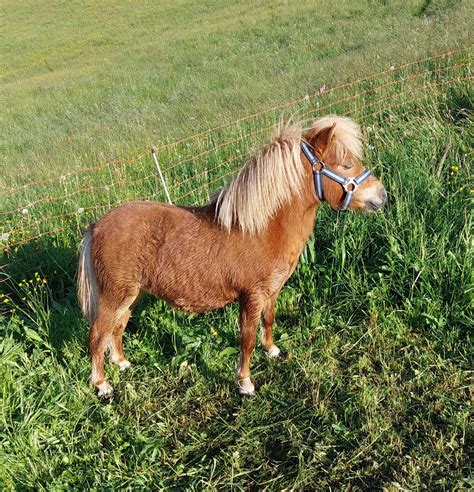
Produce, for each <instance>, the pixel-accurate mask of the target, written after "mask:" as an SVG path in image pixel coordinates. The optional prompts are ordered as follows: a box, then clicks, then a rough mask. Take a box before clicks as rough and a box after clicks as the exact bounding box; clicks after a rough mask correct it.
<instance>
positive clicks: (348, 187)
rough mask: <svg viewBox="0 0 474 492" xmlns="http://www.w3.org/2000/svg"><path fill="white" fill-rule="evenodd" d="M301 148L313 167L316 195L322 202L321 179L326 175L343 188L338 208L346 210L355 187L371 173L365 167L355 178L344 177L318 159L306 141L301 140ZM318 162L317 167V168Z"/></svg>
mask: <svg viewBox="0 0 474 492" xmlns="http://www.w3.org/2000/svg"><path fill="white" fill-rule="evenodd" d="M301 150H302V151H303V153H304V155H305V156H306V158H307V159H308V161H309V162H310V163H311V167H312V168H313V179H314V189H315V191H316V196H317V197H318V198H319V200H320V201H321V202H322V201H324V193H323V179H322V176H323V175H324V176H327V177H328V178H330V179H332V180H333V181H336V183H339V184H340V185H341V186H342V187H343V188H344V197H343V199H342V204H341V206H340V207H339V209H340V210H347V208H348V207H349V205H350V203H351V201H352V197H353V195H354V193H355V191H356V190H357V188H358V187H359V186H360V185H361V184H362V183H363V182H364V181H365V180H366V179H367V178H368V177H369V176H370V175H371V174H372V173H371V172H370V171H369V170H368V169H365V170H364V171H363V172H362V173H360V174H359V176H356V177H355V178H345V177H344V176H342V175H341V174H338V173H336V172H334V171H331V170H330V169H329V168H328V167H327V166H326V165H325V164H324V162H323V161H322V160H320V159H318V157H317V156H316V154H314V153H313V152H312V151H311V150H310V148H309V146H308V144H307V143H306V142H301ZM318 164H319V166H320V167H319V168H318Z"/></svg>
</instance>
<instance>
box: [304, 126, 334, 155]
mask: <svg viewBox="0 0 474 492" xmlns="http://www.w3.org/2000/svg"><path fill="white" fill-rule="evenodd" d="M335 131H336V122H334V123H333V124H332V126H329V127H327V128H324V130H321V131H320V132H318V133H316V134H313V135H311V134H310V135H308V137H309V138H308V141H309V143H310V144H311V145H312V146H313V148H314V149H315V150H316V152H318V153H319V154H320V155H323V154H324V152H326V149H327V148H328V147H329V144H330V143H331V140H332V138H333V137H334V132H335Z"/></svg>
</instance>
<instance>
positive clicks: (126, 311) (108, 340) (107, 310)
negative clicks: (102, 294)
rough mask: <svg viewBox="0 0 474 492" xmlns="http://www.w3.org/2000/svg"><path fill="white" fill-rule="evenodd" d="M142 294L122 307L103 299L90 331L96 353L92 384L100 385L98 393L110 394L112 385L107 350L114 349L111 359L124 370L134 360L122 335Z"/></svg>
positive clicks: (93, 350) (92, 348) (91, 349)
mask: <svg viewBox="0 0 474 492" xmlns="http://www.w3.org/2000/svg"><path fill="white" fill-rule="evenodd" d="M137 297H138V294H136V295H133V296H129V297H127V299H126V300H125V301H124V302H123V303H122V305H121V306H120V307H119V308H115V309H114V308H112V307H110V306H109V305H108V304H107V303H106V302H105V300H103V299H101V302H100V303H99V312H98V315H97V318H96V320H95V321H94V323H93V325H92V327H91V329H90V332H89V340H90V351H91V355H92V372H91V377H90V382H91V384H92V385H93V386H94V387H95V388H97V389H98V396H99V397H101V398H110V397H111V396H112V393H113V388H112V386H111V385H110V384H109V383H108V381H107V378H106V375H105V352H106V351H107V350H109V351H110V362H112V363H113V364H116V365H117V366H119V367H120V369H121V370H123V369H128V368H129V367H130V365H131V364H130V362H129V361H128V360H127V358H126V357H125V354H124V353H123V346H122V336H123V332H124V330H125V326H126V325H127V322H128V320H129V318H130V315H131V314H132V310H133V308H134V307H135V304H136V301H137Z"/></svg>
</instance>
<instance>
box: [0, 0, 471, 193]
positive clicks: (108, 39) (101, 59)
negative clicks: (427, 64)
mask: <svg viewBox="0 0 474 492" xmlns="http://www.w3.org/2000/svg"><path fill="white" fill-rule="evenodd" d="M470 4H471V2H470V1H469V0H458V1H457V0H432V1H431V0H430V1H425V0H409V1H407V0H387V1H384V0H380V1H379V0H364V1H360V2H354V1H349V0H342V1H338V2H333V1H330V0H324V1H321V2H312V1H309V0H304V1H300V2H283V1H276V2H267V1H260V2H251V1H245V2H234V1H229V0H219V1H213V2H206V3H205V4H204V3H203V2H190V1H178V2H176V1H169V0H168V1H160V2H158V3H157V2H153V1H143V2H135V3H134V5H133V6H132V5H131V4H130V2H114V1H110V0H107V1H103V2H79V1H70V2H60V1H58V2H47V3H45V4H41V6H40V7H39V6H38V5H37V2H32V1H31V0H20V1H18V0H15V1H14V2H12V1H6V2H4V4H3V14H4V16H3V29H2V43H1V50H2V51H1V54H2V56H1V59H2V65H1V68H2V70H1V73H2V77H1V80H2V93H3V98H2V109H3V111H2V118H3V121H2V123H1V125H2V126H1V128H2V136H3V144H2V147H3V148H2V153H1V154H2V161H1V166H2V168H3V169H2V171H1V172H0V183H2V180H3V183H4V184H5V185H7V186H11V185H12V184H13V183H15V182H26V181H29V180H32V179H38V178H42V177H44V176H45V175H49V176H55V175H58V174H62V173H64V172H65V171H69V170H71V169H75V168H76V167H90V166H91V165H93V164H94V163H96V162H98V161H103V160H109V159H111V158H116V157H119V158H123V157H124V156H126V157H128V158H135V157H136V156H137V155H138V154H141V153H142V152H144V151H146V150H147V149H148V148H149V147H150V146H151V145H152V144H153V145H156V144H157V143H159V142H162V141H164V140H167V139H172V140H174V139H175V138H178V137H182V136H186V135H188V134H190V133H193V132H195V131H200V130H203V129H207V128H208V127H209V126H214V125H215V124H219V123H222V122H223V121H229V120H233V119H235V118H236V117H238V116H242V115H247V114H248V113H249V112H250V111H253V110H262V109H266V108H268V107H270V106H272V105H275V104H280V103H282V102H285V101H288V100H290V99H294V98H298V97H302V96H304V95H305V94H309V93H312V92H314V91H315V90H316V89H318V88H319V87H320V86H322V85H323V84H326V85H335V84H337V83H340V82H346V81H350V80H353V79H355V78H358V77H361V76H364V75H367V74H368V73H371V72H374V71H376V70H379V69H382V68H388V67H389V66H390V65H396V64H398V63H403V62H405V61H407V60H412V59H416V58H423V57H425V56H427V55H432V54H433V53H437V52H441V51H445V50H446V49H454V48H456V47H465V46H467V45H468V44H469V43H470V42H471V40H472V19H473V15H472V6H471V5H470ZM32 12H34V15H32Z"/></svg>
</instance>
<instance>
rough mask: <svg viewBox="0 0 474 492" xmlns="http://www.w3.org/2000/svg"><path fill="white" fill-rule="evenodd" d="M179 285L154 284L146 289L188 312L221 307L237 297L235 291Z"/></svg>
mask: <svg viewBox="0 0 474 492" xmlns="http://www.w3.org/2000/svg"><path fill="white" fill-rule="evenodd" d="M190 287H192V285H189V284H188V285H181V286H180V288H175V287H174V286H173V287H168V288H166V287H162V286H154V288H149V289H146V290H148V292H150V294H153V295H154V296H155V297H158V298H159V299H163V300H164V301H166V302H167V303H168V304H170V305H171V306H172V307H174V308H176V309H179V310H181V311H186V312H188V313H202V312H204V311H210V310H212V309H218V308H221V307H223V306H225V305H227V304H229V303H230V302H232V301H235V300H236V299H237V297H238V295H237V293H236V292H233V291H230V290H229V291H228V290H226V289H221V288H218V286H217V285H216V286H214V288H210V289H206V288H205V286H203V285H202V286H199V287H198V286H194V288H190Z"/></svg>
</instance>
